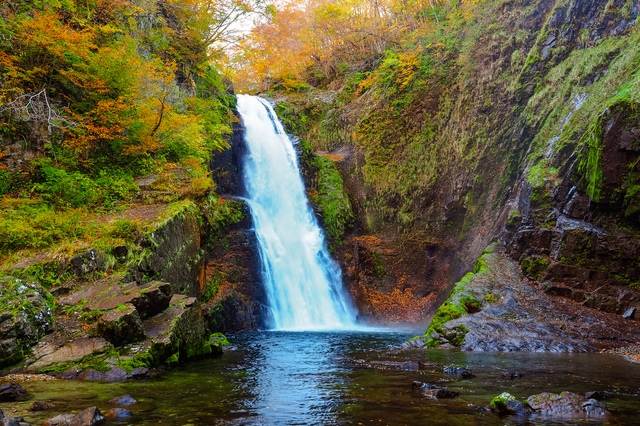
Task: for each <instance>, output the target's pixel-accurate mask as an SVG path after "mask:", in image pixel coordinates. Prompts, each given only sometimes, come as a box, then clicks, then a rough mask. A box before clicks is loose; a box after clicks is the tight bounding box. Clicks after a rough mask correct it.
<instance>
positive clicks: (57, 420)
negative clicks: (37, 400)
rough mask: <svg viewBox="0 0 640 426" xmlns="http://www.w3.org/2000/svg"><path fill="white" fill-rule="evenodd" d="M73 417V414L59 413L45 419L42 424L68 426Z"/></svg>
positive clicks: (45, 425) (46, 425) (44, 425)
mask: <svg viewBox="0 0 640 426" xmlns="http://www.w3.org/2000/svg"><path fill="white" fill-rule="evenodd" d="M74 417H75V416H74V415H73V414H60V415H59V416H55V417H54V418H52V419H48V420H45V421H44V423H42V426H68V425H69V422H70V421H71V419H73V418H74Z"/></svg>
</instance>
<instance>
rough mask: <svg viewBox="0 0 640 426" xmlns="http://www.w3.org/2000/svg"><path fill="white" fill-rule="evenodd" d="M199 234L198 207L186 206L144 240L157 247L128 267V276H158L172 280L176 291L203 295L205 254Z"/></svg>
mask: <svg viewBox="0 0 640 426" xmlns="http://www.w3.org/2000/svg"><path fill="white" fill-rule="evenodd" d="M200 238H201V234H200V226H199V224H198V212H197V211H195V210H191V209H187V210H185V211H184V212H183V213H182V214H180V215H176V216H173V217H172V218H170V219H169V220H168V221H167V222H166V223H165V224H164V225H162V226H160V227H158V229H157V230H156V232H154V233H153V234H152V235H151V236H150V237H149V239H148V240H147V241H145V242H144V244H145V245H147V246H150V247H154V248H153V250H152V251H150V252H149V253H148V254H147V255H146V256H145V257H144V259H143V260H142V261H141V262H140V263H139V264H138V265H137V266H136V267H135V268H132V269H130V270H129V275H128V278H129V280H131V281H136V282H138V283H148V282H150V281H153V280H159V281H163V282H167V283H169V284H170V285H171V288H172V290H173V292H174V293H179V294H186V295H187V296H194V297H201V296H202V294H203V293H202V292H203V290H204V283H203V280H202V278H203V268H204V263H205V255H204V250H203V249H202V248H201V241H200Z"/></svg>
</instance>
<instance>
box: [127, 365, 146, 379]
mask: <svg viewBox="0 0 640 426" xmlns="http://www.w3.org/2000/svg"><path fill="white" fill-rule="evenodd" d="M129 378H130V379H148V378H149V369H148V368H144V367H138V368H134V369H133V370H132V371H131V373H129Z"/></svg>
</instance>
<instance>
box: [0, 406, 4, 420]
mask: <svg viewBox="0 0 640 426" xmlns="http://www.w3.org/2000/svg"><path fill="white" fill-rule="evenodd" d="M0 419H4V411H2V409H1V408H0Z"/></svg>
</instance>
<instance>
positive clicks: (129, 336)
mask: <svg viewBox="0 0 640 426" xmlns="http://www.w3.org/2000/svg"><path fill="white" fill-rule="evenodd" d="M122 306H123V307H122V308H116V309H114V310H112V311H109V312H107V313H105V314H103V315H102V316H101V317H100V319H99V320H98V324H97V326H96V329H97V332H98V334H99V335H100V336H102V337H104V338H105V339H107V340H108V341H109V342H111V343H113V344H114V345H116V346H122V345H126V344H127V343H133V342H137V341H139V340H142V339H144V328H143V327H142V320H141V319H140V315H138V311H137V310H136V308H135V306H133V305H132V304H130V303H127V304H126V305H122Z"/></svg>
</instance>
